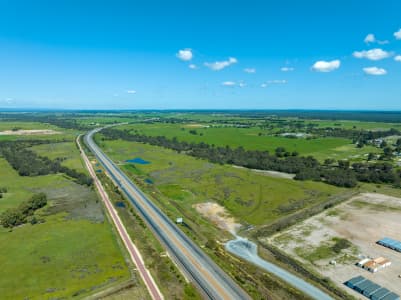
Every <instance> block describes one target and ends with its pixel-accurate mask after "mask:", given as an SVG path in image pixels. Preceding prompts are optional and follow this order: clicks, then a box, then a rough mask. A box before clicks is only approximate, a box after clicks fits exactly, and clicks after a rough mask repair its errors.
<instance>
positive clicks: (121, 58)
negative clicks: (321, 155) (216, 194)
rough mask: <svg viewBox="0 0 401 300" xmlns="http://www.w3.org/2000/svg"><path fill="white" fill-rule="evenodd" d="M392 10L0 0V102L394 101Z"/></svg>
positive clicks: (397, 95)
mask: <svg viewBox="0 0 401 300" xmlns="http://www.w3.org/2000/svg"><path fill="white" fill-rule="evenodd" d="M145 2H146V3H145ZM400 16H401V1H398V0H394V1H388V0H383V1H357V0H354V1H349V0H348V1H345V0H343V1H342V0H338V1H317V0H316V1H295V0H294V1H289V0H283V1H268V0H265V1H253V0H248V1H218V0H214V1H209V0H205V1H119V0H114V1H101V0H100V1H99V0H98V1H82V0H81V1H76V0H69V1H40V0H38V1H29V0H26V1H19V0H12V1H6V0H0V107H5V108H11V107H20V108H66V109H76V108H78V109H113V108H115V109H147V108H160V109H176V108H182V109H206V108H216V109H226V108H227V109H243V108H245V109H269V108H274V109H299V108H300V109H309V108H312V109H362V110H365V109H367V110H372V109H385V110H401V61H399V60H401V56H399V55H401V31H399V30H400V29H401V17H400ZM180 50H181V51H180ZM190 66H191V67H192V68H191V67H190Z"/></svg>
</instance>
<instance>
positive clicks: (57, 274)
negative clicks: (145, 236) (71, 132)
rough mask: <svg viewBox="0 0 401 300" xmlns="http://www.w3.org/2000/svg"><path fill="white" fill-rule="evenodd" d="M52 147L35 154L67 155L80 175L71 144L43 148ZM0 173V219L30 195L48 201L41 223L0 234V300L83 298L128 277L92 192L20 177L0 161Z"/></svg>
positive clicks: (64, 182)
mask: <svg viewBox="0 0 401 300" xmlns="http://www.w3.org/2000/svg"><path fill="white" fill-rule="evenodd" d="M52 145H54V146H55V147H56V148H55V149H53V150H54V151H53V152H52V151H51V149H46V147H44V148H43V149H42V148H40V149H39V151H41V150H42V151H44V152H43V154H45V155H47V156H51V155H56V153H57V155H58V154H59V153H60V152H65V151H66V152H68V153H70V156H69V160H67V161H68V163H69V164H71V166H75V167H76V168H78V169H80V170H82V164H80V160H79V152H78V151H74V152H72V150H73V147H75V145H74V143H72V142H71V143H70V144H69V145H67V144H65V145H62V144H51V145H46V146H47V147H51V146H52ZM63 146H64V147H65V149H64V150H63ZM39 147H40V146H39ZM48 150H49V152H48V153H47V152H46V151H48ZM67 161H66V162H67ZM79 164H80V165H79ZM0 170H1V186H4V187H7V189H8V192H7V193H5V194H4V195H3V196H4V197H3V198H2V199H0V213H1V212H2V211H4V210H6V209H8V208H13V207H16V206H18V205H19V204H20V203H21V202H23V201H26V200H28V199H29V197H30V196H31V195H33V194H34V193H37V192H42V191H43V192H45V193H46V194H47V196H48V205H47V206H46V207H44V208H43V209H41V210H40V211H39V212H37V214H38V216H39V218H43V219H44V220H45V222H44V223H41V224H36V225H31V224H25V225H22V226H19V227H17V228H14V229H13V230H12V231H8V230H6V229H4V228H2V227H1V228H0V245H1V246H0V266H1V272H0V298H1V299H62V298H63V299H64V298H72V297H74V296H76V297H78V298H82V297H83V296H85V295H88V294H90V293H93V292H95V291H98V290H101V289H102V288H103V287H107V286H110V285H112V284H114V283H116V282H121V281H124V280H128V279H129V278H130V277H131V275H130V272H129V271H128V267H127V264H126V262H125V259H124V256H123V255H122V252H121V249H120V246H119V245H118V243H117V237H116V236H115V234H114V233H113V231H112V227H111V225H110V224H109V223H108V222H107V220H106V219H105V218H104V215H103V212H102V207H101V204H100V202H98V198H97V195H96V193H95V192H94V191H93V190H92V189H91V188H88V187H86V186H82V185H78V184H76V183H74V182H73V181H71V180H70V179H68V178H66V177H65V176H64V175H62V174H52V175H45V176H35V177H21V176H19V175H18V173H17V172H16V171H15V170H14V169H13V168H12V167H11V166H10V165H9V164H8V162H7V161H6V160H5V159H3V158H1V157H0Z"/></svg>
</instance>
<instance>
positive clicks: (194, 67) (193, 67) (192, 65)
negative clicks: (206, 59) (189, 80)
mask: <svg viewBox="0 0 401 300" xmlns="http://www.w3.org/2000/svg"><path fill="white" fill-rule="evenodd" d="M188 68H190V69H192V70H195V69H197V68H198V67H197V66H196V65H194V64H190V65H189V66H188Z"/></svg>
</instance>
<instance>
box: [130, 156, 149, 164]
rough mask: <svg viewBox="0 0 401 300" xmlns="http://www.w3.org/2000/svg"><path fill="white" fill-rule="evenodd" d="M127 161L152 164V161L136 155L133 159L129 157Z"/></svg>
mask: <svg viewBox="0 0 401 300" xmlns="http://www.w3.org/2000/svg"><path fill="white" fill-rule="evenodd" d="M126 162H129V163H134V164H139V165H148V164H150V161H147V160H144V159H142V158H140V157H135V158H133V159H128V160H126Z"/></svg>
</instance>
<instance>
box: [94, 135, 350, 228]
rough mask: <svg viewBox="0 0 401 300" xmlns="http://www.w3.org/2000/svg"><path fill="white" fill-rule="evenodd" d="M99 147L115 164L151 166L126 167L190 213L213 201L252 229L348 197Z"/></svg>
mask: <svg viewBox="0 0 401 300" xmlns="http://www.w3.org/2000/svg"><path fill="white" fill-rule="evenodd" d="M101 144H102V147H103V148H104V149H105V151H106V153H107V154H109V155H110V156H111V157H112V158H113V159H114V160H115V161H117V162H120V163H123V162H124V161H125V160H127V159H130V158H134V157H141V158H142V159H145V160H148V161H150V162H151V163H150V164H148V165H137V164H136V165H131V164H126V165H125V166H123V168H124V169H125V170H126V171H127V172H132V173H135V174H136V175H139V176H140V177H141V178H142V179H143V180H145V179H147V178H150V179H151V180H152V181H153V182H154V185H155V186H156V187H157V188H158V189H159V190H160V191H161V192H162V193H163V194H164V195H165V196H167V197H169V198H170V199H173V200H174V201H176V202H177V203H179V204H180V205H184V206H186V207H187V209H193V208H192V204H194V203H198V202H206V201H215V202H217V203H220V204H221V205H223V206H224V207H226V208H227V209H228V211H229V212H230V213H231V214H232V215H233V216H235V217H236V218H238V220H240V221H242V222H247V223H249V224H253V225H261V224H267V223H270V222H272V221H274V220H276V219H278V218H280V217H282V216H284V215H287V214H290V213H292V212H293V211H294V208H295V207H297V209H302V208H305V207H308V206H310V205H313V204H316V203H318V202H320V201H324V200H326V199H327V198H328V197H332V196H335V195H337V194H341V193H342V192H344V189H340V188H336V187H333V186H329V185H326V184H324V183H317V182H308V181H307V182H305V181H303V182H300V181H294V180H291V179H282V178H274V177H270V176H266V175H261V174H256V173H255V172H253V171H251V170H246V169H238V168H235V167H232V166H220V165H216V164H211V163H208V162H206V161H204V160H199V159H195V158H193V157H189V156H187V155H184V154H177V153H176V152H174V151H171V150H167V149H163V148H160V147H155V146H150V145H145V144H140V143H135V142H126V141H121V140H118V141H105V142H102V143H101Z"/></svg>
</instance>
